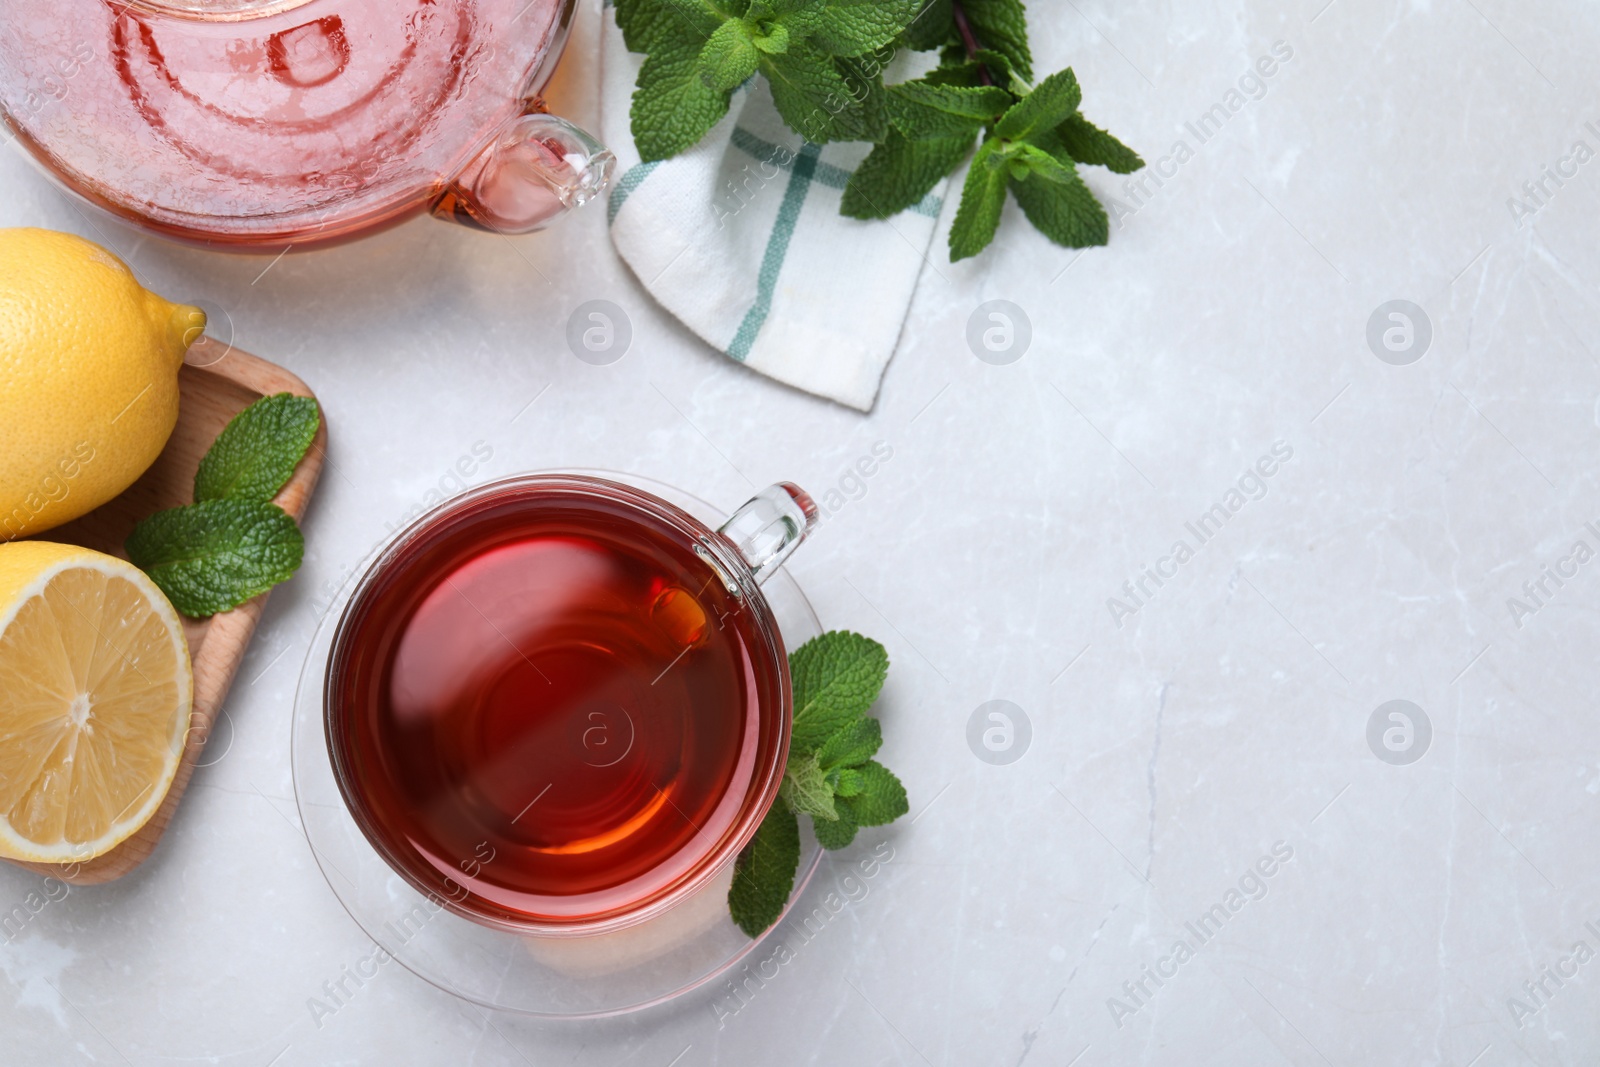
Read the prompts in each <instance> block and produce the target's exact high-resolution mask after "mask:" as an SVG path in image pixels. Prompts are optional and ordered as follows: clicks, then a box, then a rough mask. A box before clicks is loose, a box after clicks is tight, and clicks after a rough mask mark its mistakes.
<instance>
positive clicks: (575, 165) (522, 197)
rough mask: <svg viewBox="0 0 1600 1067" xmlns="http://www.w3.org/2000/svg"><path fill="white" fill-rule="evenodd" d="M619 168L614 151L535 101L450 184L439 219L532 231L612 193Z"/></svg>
mask: <svg viewBox="0 0 1600 1067" xmlns="http://www.w3.org/2000/svg"><path fill="white" fill-rule="evenodd" d="M616 164H617V157H616V156H614V155H613V154H612V153H611V150H610V149H608V148H606V147H605V146H604V145H602V144H601V143H600V142H599V141H597V140H595V139H594V138H593V137H591V136H589V134H587V133H585V132H584V131H583V130H581V129H579V128H578V127H577V126H574V125H573V124H572V123H570V122H568V121H567V120H566V119H563V118H558V117H557V116H555V115H551V114H547V113H546V112H545V111H544V110H543V105H542V103H539V102H535V103H534V104H533V105H532V109H531V110H530V111H529V112H528V113H526V114H523V115H519V116H518V117H516V118H514V119H512V120H511V121H510V122H508V123H506V124H505V125H504V126H503V127H501V129H500V131H499V133H498V134H496V135H495V138H494V140H493V141H491V142H490V143H489V145H488V146H487V147H486V148H484V150H483V151H482V152H480V153H478V155H477V156H475V157H474V158H473V159H472V160H471V161H470V162H469V163H467V165H466V166H465V167H463V168H462V169H461V170H460V171H459V172H458V173H457V174H456V176H455V177H454V178H451V179H450V180H449V181H448V182H447V183H446V185H445V189H444V192H442V193H441V194H440V195H439V198H438V199H437V200H435V201H434V204H433V214H434V217H435V218H441V219H447V220H449V221H451V222H459V223H461V224H463V225H466V226H472V227H474V228H477V229H481V230H490V231H493V232H494V233H502V234H518V233H532V232H533V231H535V230H542V229H544V228H545V227H546V226H548V225H550V224H551V223H552V222H554V221H555V220H556V219H558V218H560V217H561V216H563V215H564V214H566V213H567V212H568V211H571V210H572V209H573V208H578V207H582V206H583V205H584V204H587V203H588V202H589V201H590V200H593V199H594V198H595V197H597V196H599V195H600V194H601V193H603V192H605V190H606V188H607V187H608V186H610V184H611V175H612V172H613V171H614V170H615V169H616Z"/></svg>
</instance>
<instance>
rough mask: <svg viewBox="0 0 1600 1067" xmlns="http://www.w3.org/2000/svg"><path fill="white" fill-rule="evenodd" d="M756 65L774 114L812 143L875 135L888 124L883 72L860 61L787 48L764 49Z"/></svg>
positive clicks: (876, 136) (880, 132) (870, 137)
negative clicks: (779, 52)
mask: <svg viewBox="0 0 1600 1067" xmlns="http://www.w3.org/2000/svg"><path fill="white" fill-rule="evenodd" d="M761 71H762V73H764V74H765V75H766V76H767V82H768V84H769V85H770V87H771V89H772V102H773V103H774V104H776V105H777V107H778V114H780V115H782V116H783V121H784V122H786V123H788V124H789V128H790V129H792V130H794V131H795V132H797V133H799V134H800V136H802V137H804V138H805V139H806V140H808V141H810V142H812V143H813V144H826V143H827V142H829V141H876V140H878V139H880V138H881V137H882V136H883V135H884V133H885V132H886V130H887V127H888V120H887V118H885V116H884V113H883V81H882V77H881V75H879V74H876V73H871V72H868V71H866V70H865V69H864V68H862V67H861V66H860V65H859V64H855V63H852V61H850V60H847V59H834V58H833V57H831V56H827V55H823V54H821V53H818V52H812V51H808V50H804V49H795V48H790V49H789V51H788V52H786V53H784V54H783V55H781V56H774V55H763V56H762V57H761ZM847 72H848V74H849V77H847V76H846V73H847Z"/></svg>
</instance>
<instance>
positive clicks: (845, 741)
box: [728, 630, 910, 937]
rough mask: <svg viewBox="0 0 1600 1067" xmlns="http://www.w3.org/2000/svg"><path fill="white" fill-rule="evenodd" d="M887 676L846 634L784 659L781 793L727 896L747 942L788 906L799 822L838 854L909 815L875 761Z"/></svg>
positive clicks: (877, 652)
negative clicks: (790, 699)
mask: <svg viewBox="0 0 1600 1067" xmlns="http://www.w3.org/2000/svg"><path fill="white" fill-rule="evenodd" d="M888 669H889V655H888V653H887V652H886V651H885V650H884V647H883V646H882V645H880V644H878V642H876V641H873V640H871V639H870V638H866V637H862V636H861V635H860V634H854V633H850V632H848V631H843V630H835V631H831V632H829V633H825V634H823V635H822V636H820V637H817V638H815V639H813V640H811V641H808V642H806V644H804V645H802V646H801V647H800V648H799V649H796V650H795V652H794V653H793V654H792V655H790V657H789V674H790V677H791V679H792V682H793V688H794V709H795V712H794V730H793V734H792V735H791V738H790V742H789V762H788V765H787V767H786V768H785V771H784V776H783V785H782V787H781V788H780V790H779V796H778V800H777V802H776V803H774V804H773V806H772V810H771V811H769V812H768V813H767V816H766V818H765V819H763V820H762V823H761V826H760V828H759V829H757V831H756V835H755V837H754V838H753V839H752V840H751V842H750V844H749V845H748V846H747V847H746V848H745V850H744V851H743V852H741V853H740V854H739V858H738V860H737V861H736V863H735V865H734V873H733V885H732V887H731V888H730V889H729V891H728V910H729V911H730V912H731V913H732V915H733V921H734V922H735V923H737V924H738V926H739V928H740V929H741V930H743V931H744V932H745V933H746V934H748V935H749V936H750V937H758V936H760V935H761V933H762V931H764V930H766V929H767V928H768V927H770V926H771V925H772V924H773V923H775V922H777V921H778V916H779V915H781V914H783V908H784V905H786V904H787V903H788V902H789V894H790V893H791V892H792V891H793V889H794V878H795V872H796V871H797V870H798V869H799V866H800V837H799V823H798V818H797V817H798V816H800V815H807V816H810V818H811V827H812V831H813V832H814V833H815V835H816V838H817V842H818V843H819V844H820V845H822V847H823V848H826V849H841V848H845V847H847V846H848V845H849V844H850V843H851V842H852V841H854V840H855V836H856V831H857V830H859V829H860V828H861V827H863V826H882V825H884V824H886V823H890V822H893V821H894V820H895V819H898V818H899V817H900V816H902V815H904V814H905V813H906V812H907V811H908V810H910V809H909V804H908V802H907V799H906V790H905V786H903V785H901V784H900V779H898V778H896V777H895V776H894V773H893V772H891V771H890V770H889V769H888V768H887V767H884V766H883V765H882V764H880V763H878V762H877V761H876V760H874V759H873V758H872V757H873V756H875V755H877V752H878V749H879V748H880V747H882V745H883V727H882V725H881V724H880V723H879V722H878V720H877V719H874V718H870V717H869V716H868V715H867V711H868V710H869V709H870V708H871V707H872V705H873V703H874V702H875V701H876V700H877V699H878V694H879V693H880V692H881V691H882V689H883V683H884V679H885V677H886V676H887V672H888Z"/></svg>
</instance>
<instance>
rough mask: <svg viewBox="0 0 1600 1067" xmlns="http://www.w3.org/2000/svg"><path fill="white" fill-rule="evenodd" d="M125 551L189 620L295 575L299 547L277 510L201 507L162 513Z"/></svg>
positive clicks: (241, 504)
mask: <svg viewBox="0 0 1600 1067" xmlns="http://www.w3.org/2000/svg"><path fill="white" fill-rule="evenodd" d="M124 547H125V548H126V549H127V552H128V558H129V559H130V560H131V561H132V562H133V565H134V566H136V567H138V568H139V569H140V570H142V571H144V572H145V573H146V574H148V575H149V576H150V578H151V580H152V581H154V582H155V583H156V585H157V586H159V587H160V589H161V591H162V592H163V593H165V594H166V595H167V599H168V600H171V601H172V606H173V607H175V608H177V609H178V610H179V611H181V612H182V613H183V614H185V615H188V616H190V617H192V618H197V619H199V618H205V617H207V616H209V615H215V614H217V613H218V612H220V611H227V610H229V609H231V608H236V607H238V606H239V605H240V604H243V603H244V602H245V601H247V600H249V599H250V598H252V597H254V596H258V595H260V594H261V593H265V592H266V591H267V590H268V589H271V588H272V587H273V586H275V585H277V584H278V583H279V582H286V581H288V580H289V579H290V578H291V577H293V576H294V572H295V571H297V570H299V569H300V561H301V559H302V558H303V556H304V555H305V540H304V538H302V537H301V535H300V528H299V527H298V526H296V525H295V523H294V520H293V519H292V518H290V517H289V516H288V514H287V513H285V512H284V510H283V509H282V508H280V507H278V506H277V505H276V504H265V503H260V502H257V501H250V500H206V501H203V502H201V503H199V504H191V505H189V506H188V507H182V508H172V509H171V510H169V511H160V512H157V513H156V514H154V515H151V516H150V517H149V518H147V519H145V520H144V521H143V522H141V523H140V524H139V525H138V526H136V527H134V529H133V533H131V534H129V535H128V540H127V542H126V544H125V545H124Z"/></svg>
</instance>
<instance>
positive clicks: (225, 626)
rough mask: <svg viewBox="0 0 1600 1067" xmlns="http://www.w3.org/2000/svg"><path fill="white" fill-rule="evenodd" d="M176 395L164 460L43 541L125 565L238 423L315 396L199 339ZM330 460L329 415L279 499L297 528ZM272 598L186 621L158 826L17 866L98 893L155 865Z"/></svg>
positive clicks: (272, 370) (279, 372)
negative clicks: (185, 712) (270, 406)
mask: <svg viewBox="0 0 1600 1067" xmlns="http://www.w3.org/2000/svg"><path fill="white" fill-rule="evenodd" d="M178 387H179V390H180V393H181V396H182V400H181V402H180V406H179V409H178V425H177V428H176V429H174V430H173V431H172V437H171V438H170V439H169V440H168V441H167V447H166V449H165V451H163V452H162V453H161V456H160V457H159V458H158V459H157V460H156V461H155V463H154V465H152V466H151V468H150V469H149V470H148V471H146V472H145V473H144V476H143V477H141V478H140V479H139V480H138V481H137V482H135V483H134V484H133V485H131V486H129V487H128V490H127V491H126V492H124V493H123V494H122V495H121V496H119V497H117V498H116V499H115V500H112V501H110V502H109V503H107V504H104V505H102V506H101V507H99V508H96V509H95V510H94V511H91V512H90V513H89V514H87V515H85V516H83V517H82V518H80V519H77V520H75V521H73V522H70V523H67V524H66V525H65V526H57V527H56V528H55V529H53V530H49V531H47V532H45V533H43V534H40V535H39V537H38V540H41V541H54V542H58V543H69V544H75V545H82V546H84V547H85V548H92V549H95V550H97V551H100V552H106V553H109V554H111V555H113V556H120V557H121V558H123V559H126V558H127V553H126V552H124V551H123V550H122V542H123V541H124V540H126V538H127V536H128V534H129V533H131V532H132V530H133V528H134V526H135V525H137V524H138V522H139V521H140V520H141V519H143V518H145V517H146V516H148V515H152V514H154V513H155V512H157V511H162V510H164V509H166V508H171V507H178V506H180V505H183V504H192V503H194V475H195V471H196V470H198V469H199V467H200V458H201V457H202V456H204V455H205V454H206V451H207V450H208V449H209V448H210V447H211V443H212V442H213V441H215V440H216V438H217V434H219V433H221V432H222V428H223V427H224V426H226V425H227V424H228V422H229V420H230V419H232V418H233V417H234V416H235V415H237V414H239V412H241V411H243V410H244V409H245V408H247V407H249V406H250V405H251V404H253V403H255V402H256V401H257V400H260V399H261V398H262V397H264V396H271V395H273V394H275V393H294V394H296V395H298V396H312V395H313V394H312V392H311V390H310V389H308V388H306V383H305V382H302V381H301V380H300V379H299V378H296V377H295V376H294V375H293V374H290V373H289V372H288V371H286V370H284V369H283V368H282V367H279V366H277V365H275V364H272V363H268V362H267V361H266V360H264V359H258V358H257V357H255V356H252V355H249V354H248V353H245V352H242V351H240V350H239V349H237V348H230V347H229V346H227V345H224V344H222V343H221V342H219V341H216V340H214V339H212V338H210V337H204V338H201V340H200V341H199V342H198V343H197V344H195V345H194V346H193V347H191V348H190V350H189V355H188V358H187V360H186V362H185V364H184V367H183V370H182V372H181V373H180V374H179V375H178ZM327 450H328V423H327V417H326V415H324V417H323V421H322V426H321V428H320V429H318V431H317V437H316V440H315V441H313V442H312V444H311V450H310V451H309V452H307V453H306V457H305V458H304V459H303V460H301V461H300V465H299V467H297V468H296V469H295V472H294V477H292V478H291V479H290V480H289V484H287V485H285V486H284V487H283V491H282V492H281V493H279V494H278V496H277V499H276V503H277V504H278V506H279V507H281V508H283V510H284V511H287V512H288V513H289V514H290V515H292V516H294V518H295V520H296V521H299V520H300V519H301V518H303V517H304V515H305V512H306V507H307V506H308V505H309V504H310V502H311V493H312V491H313V490H314V489H315V488H316V486H317V478H318V477H319V476H320V475H321V473H322V464H323V460H324V458H325V457H326V456H327ZM268 595H270V594H267V593H263V594H262V595H261V596H258V597H256V598H255V599H254V600H251V601H249V602H247V603H244V604H241V605H240V606H239V607H237V608H234V609H233V610H232V611H228V612H224V613H222V614H221V615H213V616H212V617H211V618H209V619H189V618H185V619H184V620H183V623H184V631H185V634H186V635H187V637H188V639H189V656H190V659H191V660H192V661H193V663H194V711H193V713H192V715H191V716H190V720H189V741H188V744H187V745H186V746H185V748H184V751H183V760H182V762H181V763H180V764H179V765H178V775H177V777H176V778H175V779H173V782H172V788H171V789H170V790H168V792H167V797H166V800H165V801H163V802H162V804H161V807H159V808H157V809H156V813H155V815H154V816H152V817H151V819H150V821H149V822H148V823H146V824H145V825H144V827H143V828H142V829H140V830H139V832H138V833H136V834H134V835H133V836H132V837H130V838H128V840H126V841H124V842H123V843H122V844H120V845H118V846H117V847H116V848H114V849H112V850H111V851H110V852H107V853H106V854H105V855H103V856H99V857H97V858H95V859H92V860H88V861H86V862H84V863H77V864H71V865H66V866H58V865H55V864H48V863H20V864H18V866H20V867H26V868H28V869H29V870H31V871H37V872H39V873H40V874H45V875H49V876H50V877H52V878H59V879H61V880H62V881H64V882H71V883H72V884H74V885H97V884H99V883H102V882H110V881H113V880H114V879H117V878H121V877H122V876H123V875H125V874H127V873H128V872H129V871H131V870H133V869H134V868H135V867H137V866H139V864H141V863H143V862H144V861H145V860H146V859H148V858H149V856H150V853H151V852H153V851H154V850H155V847H156V843H157V842H159V841H160V840H161V835H162V834H163V833H164V832H165V831H166V829H167V824H168V823H169V822H171V821H172V813H173V812H174V811H176V810H177V807H178V802H179V801H180V800H181V799H183V793H184V790H185V789H186V788H187V787H188V785H189V778H190V776H191V775H192V774H193V773H194V767H195V763H196V761H197V760H199V758H200V752H201V750H202V749H203V748H205V744H206V739H207V738H208V737H209V736H210V735H211V728H212V725H213V724H214V723H215V722H216V719H217V714H218V713H219V712H220V711H221V710H222V702H223V700H224V698H226V697H227V695H228V687H229V686H230V685H231V684H232V683H233V676H234V675H235V674H236V673H238V670H239V664H240V663H241V662H242V661H243V660H244V653H245V649H246V648H248V647H249V644H250V638H251V636H252V635H253V634H254V633H255V630H256V623H257V622H258V621H259V620H260V618H261V610H262V608H263V607H265V606H266V602H267V597H268Z"/></svg>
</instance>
